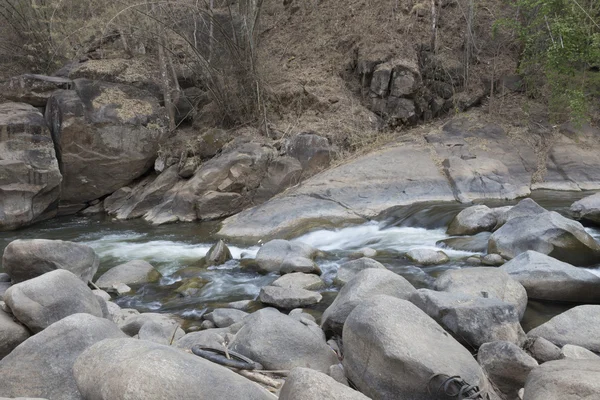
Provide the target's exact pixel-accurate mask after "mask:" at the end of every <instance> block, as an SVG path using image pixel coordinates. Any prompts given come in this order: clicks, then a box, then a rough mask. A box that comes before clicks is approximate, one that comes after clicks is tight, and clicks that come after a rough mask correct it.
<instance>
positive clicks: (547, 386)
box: [523, 360, 600, 400]
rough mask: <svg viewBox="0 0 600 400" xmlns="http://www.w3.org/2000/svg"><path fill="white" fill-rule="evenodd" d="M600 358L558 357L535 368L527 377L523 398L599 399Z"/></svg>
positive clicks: (538, 399) (553, 399) (534, 399)
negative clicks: (559, 358) (569, 358)
mask: <svg viewBox="0 0 600 400" xmlns="http://www.w3.org/2000/svg"><path fill="white" fill-rule="evenodd" d="M599 376H600V360H558V361H550V362H547V363H544V364H542V365H540V366H539V367H537V368H535V369H534V370H533V371H531V373H530V374H529V376H528V377H527V380H526V381H525V393H524V396H523V400H583V399H589V400H593V399H597V398H599V394H600V379H598V377H599Z"/></svg>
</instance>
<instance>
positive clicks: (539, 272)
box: [500, 250, 600, 303]
mask: <svg viewBox="0 0 600 400" xmlns="http://www.w3.org/2000/svg"><path fill="white" fill-rule="evenodd" d="M500 269H501V270H503V271H506V273H508V274H509V275H510V277H511V278H513V279H514V280H516V281H518V282H519V283H520V284H521V285H523V287H524V288H525V290H527V297H529V298H530V299H536V300H548V301H571V302H576V303H600V277H599V276H598V275H595V274H593V273H591V272H590V271H587V270H585V269H583V268H578V267H574V266H572V265H571V264H567V263H565V262H562V261H558V260H557V259H554V258H552V257H549V256H547V255H545V254H542V253H538V252H536V251H532V250H529V251H526V252H525V253H521V254H519V255H518V256H517V257H515V258H513V259H512V260H511V261H509V262H507V263H506V264H504V265H503V266H502V267H500Z"/></svg>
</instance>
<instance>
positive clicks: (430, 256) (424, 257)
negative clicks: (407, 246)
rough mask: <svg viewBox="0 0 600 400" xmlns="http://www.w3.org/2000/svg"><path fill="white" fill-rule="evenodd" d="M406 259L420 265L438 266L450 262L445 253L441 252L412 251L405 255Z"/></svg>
mask: <svg viewBox="0 0 600 400" xmlns="http://www.w3.org/2000/svg"><path fill="white" fill-rule="evenodd" d="M406 257H407V258H408V259H409V260H411V261H413V262H416V263H417V264H421V265H438V264H444V263H447V262H448V261H450V259H449V258H448V256H447V255H446V253H444V252H443V251H441V250H431V249H413V250H409V251H408V252H407V253H406Z"/></svg>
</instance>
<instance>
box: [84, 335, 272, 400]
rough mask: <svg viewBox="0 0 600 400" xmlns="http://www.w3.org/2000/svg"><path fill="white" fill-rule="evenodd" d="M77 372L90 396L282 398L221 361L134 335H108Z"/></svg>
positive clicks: (106, 398) (154, 399)
mask: <svg viewBox="0 0 600 400" xmlns="http://www.w3.org/2000/svg"><path fill="white" fill-rule="evenodd" d="M73 375H74V376H75V380H76V381H77V386H78V387H79V390H80V391H81V393H82V395H83V397H84V398H86V399H97V400H115V399H146V400H163V399H180V400H274V399H276V397H275V396H273V395H272V394H270V393H269V392H267V391H266V390H265V389H263V388H261V387H260V386H258V385H256V384H255V383H253V382H251V381H249V380H247V379H246V378H243V377H242V376H240V375H238V374H236V373H234V372H232V371H231V370H229V369H227V368H225V367H222V366H220V365H218V364H215V363H212V362H210V361H207V360H204V359H203V358H201V357H197V356H195V355H192V354H185V353H183V352H181V351H180V350H177V349H174V348H172V347H169V346H164V345H161V344H156V343H151V342H147V341H142V340H134V339H108V340H103V341H102V342H99V343H97V344H95V345H94V346H91V347H90V348H89V349H87V350H86V351H85V352H83V354H81V356H79V358H78V359H77V362H76V363H75V365H74V366H73ZM99 376H101V377H102V379H100V380H99V379H98V377H99Z"/></svg>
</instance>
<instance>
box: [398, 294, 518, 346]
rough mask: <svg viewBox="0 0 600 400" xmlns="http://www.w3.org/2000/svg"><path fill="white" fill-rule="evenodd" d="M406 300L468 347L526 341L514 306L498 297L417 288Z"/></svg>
mask: <svg viewBox="0 0 600 400" xmlns="http://www.w3.org/2000/svg"><path fill="white" fill-rule="evenodd" d="M409 300H410V301H411V302H412V303H413V304H415V305H416V306H417V307H419V308H420V309H421V310H423V311H424V312H425V313H426V314H427V315H429V316H430V317H431V318H433V319H434V320H435V321H436V322H437V323H438V324H440V325H441V326H442V327H443V328H444V329H446V330H447V331H448V332H450V333H451V334H452V335H453V336H454V337H455V338H456V340H458V341H459V342H461V343H463V344H464V345H466V346H469V347H471V348H475V349H476V348H479V346H481V345H482V344H484V343H488V342H495V341H500V340H502V341H507V342H511V343H516V344H517V345H520V344H521V343H523V342H524V341H525V332H523V328H521V325H520V324H519V320H520V318H519V314H518V313H517V311H516V310H515V307H514V306H513V305H512V304H508V303H505V302H503V301H500V300H498V299H486V298H483V297H479V296H471V295H468V294H463V293H448V292H436V291H433V290H429V289H419V290H417V292H416V293H414V294H413V295H412V296H410V298H409Z"/></svg>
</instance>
